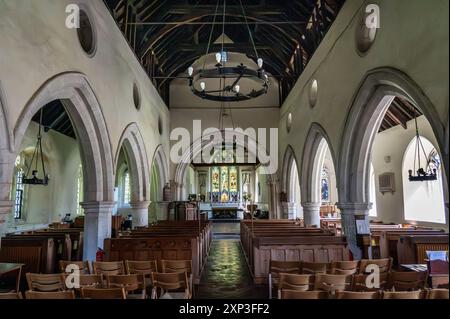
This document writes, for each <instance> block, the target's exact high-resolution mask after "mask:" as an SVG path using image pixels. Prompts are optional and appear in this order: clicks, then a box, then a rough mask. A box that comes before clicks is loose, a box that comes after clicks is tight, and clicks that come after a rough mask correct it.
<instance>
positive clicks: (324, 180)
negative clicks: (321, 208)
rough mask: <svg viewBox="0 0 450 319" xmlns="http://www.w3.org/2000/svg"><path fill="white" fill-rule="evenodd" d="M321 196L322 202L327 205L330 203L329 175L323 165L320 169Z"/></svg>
mask: <svg viewBox="0 0 450 319" xmlns="http://www.w3.org/2000/svg"><path fill="white" fill-rule="evenodd" d="M321 194H322V202H323V203H328V202H329V201H330V173H329V172H328V168H327V167H326V166H325V165H324V166H323V168H322V176H321Z"/></svg>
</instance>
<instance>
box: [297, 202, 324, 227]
mask: <svg viewBox="0 0 450 319" xmlns="http://www.w3.org/2000/svg"><path fill="white" fill-rule="evenodd" d="M321 206H322V204H321V203H302V207H303V219H304V224H305V226H306V227H318V228H320V207H321Z"/></svg>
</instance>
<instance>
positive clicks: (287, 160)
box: [281, 145, 300, 201]
mask: <svg viewBox="0 0 450 319" xmlns="http://www.w3.org/2000/svg"><path fill="white" fill-rule="evenodd" d="M293 162H295V164H296V165H297V169H298V161H297V158H296V157H295V152H294V149H293V148H292V146H291V145H288V146H287V147H286V151H285V152H284V157H283V170H282V173H281V174H282V176H281V191H282V192H283V193H285V194H286V195H287V200H288V201H290V200H291V198H289V197H290V196H289V189H290V185H291V184H292V182H291V174H290V173H291V168H292V163H293ZM299 176H300V174H299Z"/></svg>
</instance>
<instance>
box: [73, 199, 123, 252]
mask: <svg viewBox="0 0 450 319" xmlns="http://www.w3.org/2000/svg"><path fill="white" fill-rule="evenodd" d="M81 206H82V207H83V209H84V214H85V217H84V248H83V259H84V260H90V261H95V255H96V253H97V249H98V248H102V249H103V245H104V241H105V238H111V217H112V210H113V208H114V206H115V202H85V203H81Z"/></svg>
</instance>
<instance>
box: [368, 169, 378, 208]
mask: <svg viewBox="0 0 450 319" xmlns="http://www.w3.org/2000/svg"><path fill="white" fill-rule="evenodd" d="M376 192H377V190H376V185H375V170H374V169H373V165H372V164H370V202H371V203H372V209H371V210H370V211H369V216H370V217H377V216H378V213H377V193H376Z"/></svg>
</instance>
